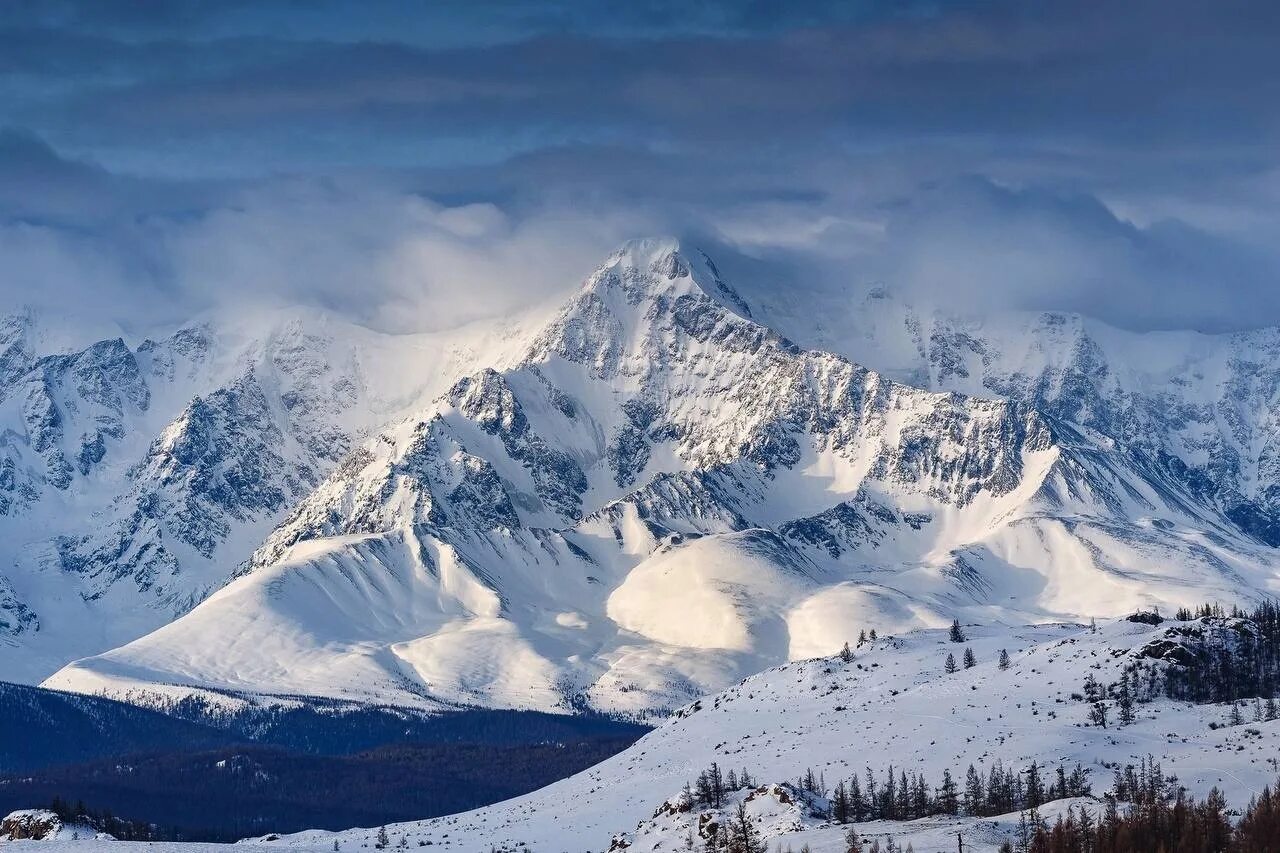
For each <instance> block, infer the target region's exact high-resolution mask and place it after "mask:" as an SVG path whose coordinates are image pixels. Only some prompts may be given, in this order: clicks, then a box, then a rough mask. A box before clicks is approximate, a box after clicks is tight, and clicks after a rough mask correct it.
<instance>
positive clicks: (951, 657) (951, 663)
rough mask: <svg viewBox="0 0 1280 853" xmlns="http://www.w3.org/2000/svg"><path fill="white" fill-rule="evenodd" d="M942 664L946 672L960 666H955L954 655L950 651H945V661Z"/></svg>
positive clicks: (950, 671)
mask: <svg viewBox="0 0 1280 853" xmlns="http://www.w3.org/2000/svg"><path fill="white" fill-rule="evenodd" d="M942 666H943V669H945V670H946V671H947V673H948V674H950V673H953V672H955V671H956V670H958V669H959V668H960V667H958V666H956V656H955V655H953V654H951V653H950V652H948V653H947V662H946V663H944V664H943V665H942Z"/></svg>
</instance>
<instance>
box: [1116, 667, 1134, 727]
mask: <svg viewBox="0 0 1280 853" xmlns="http://www.w3.org/2000/svg"><path fill="white" fill-rule="evenodd" d="M1116 707H1117V708H1118V709H1119V710H1120V725H1122V726H1127V725H1129V724H1130V723H1132V722H1133V719H1134V718H1133V691H1132V690H1131V689H1130V687H1129V672H1128V670H1126V671H1125V672H1123V673H1121V675H1120V693H1119V695H1118V696H1117V698H1116Z"/></svg>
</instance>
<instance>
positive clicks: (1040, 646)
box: [273, 619, 1280, 853]
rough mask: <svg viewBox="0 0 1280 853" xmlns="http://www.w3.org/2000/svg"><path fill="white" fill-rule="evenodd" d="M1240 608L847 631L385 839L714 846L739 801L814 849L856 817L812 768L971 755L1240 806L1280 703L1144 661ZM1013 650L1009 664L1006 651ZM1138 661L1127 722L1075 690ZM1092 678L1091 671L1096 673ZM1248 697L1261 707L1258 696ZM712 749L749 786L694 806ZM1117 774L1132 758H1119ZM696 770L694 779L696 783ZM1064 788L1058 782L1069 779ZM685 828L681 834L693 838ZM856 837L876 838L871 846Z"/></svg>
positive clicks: (954, 764) (923, 842) (360, 839)
mask: <svg viewBox="0 0 1280 853" xmlns="http://www.w3.org/2000/svg"><path fill="white" fill-rule="evenodd" d="M1235 625H1236V623H1235V622H1234V621H1233V620H1226V619H1202V620H1197V621H1193V622H1171V621H1166V622H1164V623H1163V624H1160V625H1150V624H1144V623H1141V622H1139V623H1135V622H1130V621H1126V620H1124V619H1119V620H1115V621H1112V622H1100V623H1099V624H1098V625H1097V627H1096V629H1090V628H1089V627H1087V626H1085V625H1072V624H1046V625H1040V626H1035V627H1012V628H1010V627H1007V626H1000V625H994V624H988V625H985V626H965V628H964V630H965V632H966V633H967V635H968V636H967V637H966V639H965V641H964V642H963V643H952V642H949V640H948V632H947V631H946V630H939V629H933V630H928V629H925V630H917V631H913V632H909V633H906V634H903V635H900V636H894V637H888V638H886V637H881V638H880V639H879V640H877V641H869V642H867V643H866V644H865V645H861V646H855V648H854V649H853V654H852V657H851V659H850V660H843V659H842V658H841V657H840V656H832V657H827V658H818V659H812V660H805V661H796V662H791V663H788V664H783V665H781V666H778V667H775V668H773V669H770V670H767V671H765V672H762V673H760V674H758V675H755V676H752V677H750V678H748V679H746V680H744V681H743V682H741V683H740V684H737V685H735V686H733V687H731V688H729V689H727V690H725V691H723V692H720V693H717V694H715V695H711V696H707V697H705V698H703V699H700V700H698V701H696V702H694V703H691V704H690V705H688V706H685V707H684V708H682V709H680V711H679V712H678V713H677V714H676V715H675V716H674V717H673V718H671V719H670V720H668V721H667V722H665V723H664V724H663V725H661V726H659V727H658V728H657V729H655V730H654V731H653V732H651V733H650V734H648V735H646V736H645V737H644V738H642V739H640V740H639V741H637V742H636V743H635V744H634V745H632V746H631V747H629V748H628V749H626V750H625V751H623V752H621V753H619V754H618V755H615V756H614V757H612V758H610V759H608V760H606V761H604V762H602V763H600V764H598V765H596V766H595V767H592V768H591V769H589V770H586V771H584V772H582V773H580V774H578V775H576V776H572V777H570V778H568V779H565V780H562V781H560V782H557V783H555V784H553V785H550V786H548V787H546V788H544V789H542V790H541V791H537V792H535V793H533V794H529V795H527V796H524V797H519V798H516V799H513V800H510V801H508V802H505V803H499V804H496V805H493V806H489V807H486V808H482V809H478V810H475V811H472V812H467V813H465V814H459V815H453V816H450V817H444V818H437V819H433V820H427V821H418V822H412V823H406V824H397V825H394V826H388V827H385V829H384V831H385V832H386V834H387V837H388V838H389V840H390V842H391V843H392V844H393V845H400V844H401V839H404V845H406V846H408V847H411V848H416V847H418V846H420V845H431V847H432V848H433V849H439V848H444V849H448V850H455V851H459V852H460V853H481V852H482V851H486V850H505V851H515V850H524V849H529V850H545V851H577V850H594V851H604V850H612V851H621V850H628V851H632V853H640V851H645V853H648V851H671V850H687V849H694V850H699V849H707V847H708V845H707V844H706V841H707V831H708V827H710V826H711V825H712V824H715V825H721V826H723V825H725V823H726V822H727V821H731V820H733V817H734V812H735V810H736V809H735V807H736V805H737V803H739V802H744V803H745V810H746V813H747V816H748V818H749V820H751V822H752V823H753V825H754V826H755V827H756V829H757V831H758V832H759V833H760V834H761V836H762V837H763V840H764V841H765V842H766V843H767V846H768V849H770V850H773V849H775V848H778V847H782V848H783V849H788V848H789V849H792V850H800V849H801V848H802V846H804V845H808V846H809V848H810V849H811V850H813V851H814V853H844V851H845V850H846V847H845V845H844V843H843V841H844V837H845V833H846V832H847V831H848V829H849V827H848V826H841V825H837V824H836V823H835V821H834V820H833V819H832V816H831V814H830V810H829V809H830V805H831V804H830V802H829V801H828V800H824V799H823V798H822V797H820V796H819V797H814V796H811V795H808V794H806V793H804V792H803V791H801V790H798V789H799V788H800V786H799V785H798V784H797V780H799V779H801V778H802V777H805V776H806V775H807V774H808V773H809V772H810V771H811V772H812V773H813V775H814V776H815V777H816V778H819V779H821V780H823V781H822V785H824V786H825V791H826V793H827V796H828V798H829V797H830V795H831V792H832V790H833V789H834V788H835V786H836V785H837V784H838V783H842V782H843V783H845V784H846V785H847V784H848V783H849V780H850V779H851V778H852V777H855V776H856V777H858V778H859V780H860V781H861V782H862V783H863V787H862V792H863V793H864V794H865V793H867V792H868V791H869V786H867V785H866V784H865V782H866V779H867V773H868V770H870V772H871V773H872V774H873V776H874V778H875V780H876V783H877V784H880V785H882V784H883V783H884V781H885V779H886V771H888V772H891V773H892V774H893V775H894V776H895V777H897V774H899V773H901V774H905V775H904V776H903V777H902V778H907V776H908V775H909V776H910V777H911V778H913V779H914V778H915V777H916V775H917V774H920V775H922V776H923V777H924V778H925V779H926V780H927V781H928V783H929V785H930V789H929V795H930V796H932V795H933V786H937V785H938V784H939V783H940V782H941V781H942V779H943V773H944V771H949V772H950V774H951V777H952V779H953V780H954V781H955V782H956V786H957V789H958V793H961V792H963V791H964V789H965V782H966V776H967V771H968V768H969V767H970V766H972V767H973V768H974V769H975V770H976V771H977V775H978V777H979V778H980V780H981V784H982V785H983V786H984V790H985V786H986V785H987V780H988V779H989V778H990V775H991V773H992V771H993V769H995V768H996V767H997V766H999V767H1002V768H1003V769H1004V770H1007V771H1010V772H1012V773H1016V774H1023V776H1022V778H1023V779H1025V778H1026V777H1025V774H1026V773H1027V771H1028V769H1029V767H1030V766H1031V764H1032V763H1033V762H1035V763H1036V764H1038V765H1039V768H1040V772H1041V773H1042V774H1043V777H1042V778H1043V780H1044V782H1045V784H1046V785H1050V784H1051V783H1052V780H1053V779H1054V777H1055V775H1056V770H1057V768H1058V767H1059V766H1062V767H1063V768H1064V770H1065V772H1066V773H1073V772H1074V770H1075V767H1076V765H1077V764H1078V765H1079V766H1080V768H1081V770H1082V773H1083V774H1084V776H1085V778H1086V782H1087V786H1088V788H1089V789H1091V792H1092V797H1069V798H1062V797H1060V796H1058V795H1057V794H1052V795H1050V796H1048V800H1049V801H1050V802H1048V804H1046V805H1043V806H1041V808H1040V814H1041V816H1042V817H1044V818H1046V819H1048V820H1052V819H1053V818H1054V817H1055V816H1056V815H1059V814H1062V813H1063V812H1064V811H1065V810H1066V808H1067V807H1068V806H1070V807H1073V808H1079V807H1081V806H1083V807H1085V808H1087V809H1088V810H1089V811H1090V813H1091V814H1092V815H1093V817H1094V818H1098V817H1099V816H1100V815H1101V814H1102V812H1103V810H1104V809H1105V805H1104V803H1103V802H1102V800H1101V797H1102V795H1104V794H1107V793H1116V794H1118V798H1119V799H1120V800H1121V801H1122V802H1123V801H1124V800H1126V799H1127V797H1126V796H1125V795H1124V793H1123V792H1117V791H1115V789H1114V787H1113V786H1114V779H1115V776H1116V773H1117V771H1119V772H1121V773H1123V772H1124V769H1125V768H1126V767H1131V768H1138V767H1140V766H1141V765H1142V764H1143V763H1144V762H1146V761H1148V760H1152V761H1154V762H1155V763H1156V764H1158V765H1159V766H1160V770H1161V773H1162V776H1163V777H1176V780H1177V783H1176V784H1177V786H1183V787H1185V788H1186V789H1187V791H1188V792H1190V793H1191V794H1192V795H1194V796H1196V797H1197V798H1200V799H1203V798H1204V797H1205V796H1206V795H1207V794H1208V793H1209V791H1210V789H1211V788H1214V787H1217V788H1218V789H1219V790H1220V791H1221V792H1222V793H1223V794H1224V795H1225V796H1226V799H1227V802H1228V803H1230V804H1231V805H1232V806H1234V807H1236V808H1242V807H1243V806H1244V805H1245V804H1247V803H1248V802H1249V800H1250V798H1251V797H1253V796H1256V795H1257V794H1258V793H1259V792H1260V791H1261V790H1262V788H1263V787H1264V786H1267V785H1274V784H1275V781H1276V777H1277V773H1278V772H1280V767H1278V765H1277V763H1276V756H1277V755H1278V754H1280V752H1278V750H1280V720H1277V719H1270V720H1267V719H1265V714H1263V715H1262V716H1263V717H1264V719H1262V720H1257V719H1255V714H1254V711H1253V703H1248V704H1246V706H1245V707H1244V708H1242V709H1237V711H1238V713H1239V715H1240V717H1239V721H1233V719H1232V717H1233V715H1232V712H1231V708H1230V705H1229V704H1204V705H1193V704H1188V703H1185V702H1178V701H1172V700H1169V699H1166V698H1163V696H1162V694H1161V692H1160V691H1159V690H1156V691H1155V692H1154V693H1152V694H1151V695H1146V694H1145V693H1144V690H1145V685H1146V683H1147V680H1148V678H1149V677H1150V676H1151V674H1152V673H1155V676H1154V677H1155V679H1156V680H1159V679H1160V678H1161V677H1163V673H1165V672H1167V671H1168V669H1169V667H1170V666H1173V667H1175V668H1176V667H1177V666H1178V665H1179V664H1178V663H1177V661H1178V660H1179V659H1181V658H1180V655H1179V650H1185V649H1192V648H1196V647H1197V646H1198V645H1200V644H1210V645H1212V644H1215V643H1223V642H1228V641H1229V638H1230V637H1231V636H1232V634H1233V633H1234V632H1235V631H1236V630H1237V628H1236V626H1235ZM964 648H969V649H971V650H972V651H973V653H974V658H975V664H974V666H973V667H972V668H960V669H959V670H958V671H956V672H948V671H947V669H946V666H945V661H946V658H947V655H949V654H951V655H954V656H955V657H956V658H960V657H961V654H962V649H964ZM1001 650H1004V651H1006V652H1007V654H1008V657H1009V663H1008V666H1007V668H1002V667H1001V665H1000V652H1001ZM1126 671H1128V672H1130V673H1139V674H1140V677H1139V678H1138V681H1139V682H1141V684H1138V683H1136V682H1135V684H1134V688H1133V695H1134V696H1135V697H1137V701H1136V702H1135V704H1134V706H1133V707H1134V711H1133V716H1134V719H1133V722H1131V723H1127V724H1120V722H1119V719H1118V717H1117V713H1118V701H1117V698H1116V694H1115V693H1114V692H1112V693H1110V694H1109V695H1108V697H1107V698H1106V699H1105V700H1104V704H1105V705H1106V706H1108V707H1109V709H1110V714H1111V716H1110V718H1109V723H1108V724H1107V725H1106V727H1103V726H1100V725H1098V724H1097V722H1095V721H1094V719H1093V717H1092V713H1093V708H1094V705H1093V704H1092V703H1091V702H1090V701H1088V699H1087V698H1086V696H1085V694H1086V692H1087V691H1088V689H1089V687H1088V684H1089V682H1090V680H1092V681H1093V682H1096V683H1097V684H1099V685H1103V686H1105V685H1111V686H1112V687H1113V688H1114V687H1115V685H1116V684H1118V683H1119V682H1121V680H1122V678H1123V677H1124V675H1123V674H1124V673H1125V672H1126ZM1100 689H1102V688H1100ZM1259 707H1262V706H1261V705H1260V704H1259ZM713 762H715V763H716V764H718V765H719V768H720V770H721V772H722V773H723V774H726V776H727V774H728V773H729V771H731V770H732V771H733V772H734V774H735V778H738V779H740V778H741V777H740V776H739V775H738V774H739V773H740V772H741V771H743V770H745V771H747V773H748V775H749V776H750V777H751V779H752V784H751V785H750V786H742V787H735V786H730V790H729V791H728V792H727V794H726V796H725V800H724V802H723V803H722V804H721V805H720V806H719V807H718V808H717V807H712V806H708V805H705V804H701V805H700V804H697V803H695V802H692V801H691V798H690V797H689V796H688V794H687V793H685V792H684V789H685V786H686V785H687V784H689V785H692V784H694V782H695V780H696V779H697V777H698V775H699V774H700V773H702V772H703V771H705V770H707V769H708V768H709V767H710V766H711V765H712V763H713ZM1126 775H1127V774H1126ZM695 787H696V786H695ZM1071 793H1072V792H1070V791H1069V792H1068V794H1071ZM857 829H858V832H859V835H860V837H861V838H863V839H864V842H865V843H867V844H869V843H870V842H871V841H873V840H878V841H879V843H880V846H881V849H884V848H885V847H886V846H887V842H888V839H889V838H891V837H892V838H895V839H896V841H897V843H898V845H900V847H902V848H905V847H906V845H907V844H908V843H910V844H912V845H913V847H914V848H915V849H916V850H922V851H937V850H954V849H956V836H957V834H960V835H961V837H962V838H963V849H966V850H975V851H991V853H994V851H995V850H997V849H998V847H999V846H1000V844H1001V843H1002V842H1004V841H1006V840H1013V841H1014V842H1015V844H1016V843H1017V839H1018V830H1019V814H1018V810H1017V808H1014V809H1013V811H1012V813H1004V814H998V813H997V814H982V815H981V816H974V815H964V814H961V815H940V816H935V817H924V818H916V819H911V820H897V819H893V820H884V819H873V820H865V819H863V820H858V821H857ZM376 836H377V830H376V829H374V828H371V829H354V830H349V831H346V832H341V833H329V832H320V831H313V832H305V833H298V834H296V835H290V836H286V837H284V838H282V839H279V840H278V841H275V842H273V845H274V846H277V847H284V848H290V849H315V850H323V849H331V847H332V844H333V842H335V841H336V842H337V843H338V846H339V848H340V849H343V850H347V849H362V848H363V846H372V845H373V844H374V842H375V839H376ZM690 839H691V840H692V844H691V845H690V844H689V841H690ZM864 849H867V847H865V846H864Z"/></svg>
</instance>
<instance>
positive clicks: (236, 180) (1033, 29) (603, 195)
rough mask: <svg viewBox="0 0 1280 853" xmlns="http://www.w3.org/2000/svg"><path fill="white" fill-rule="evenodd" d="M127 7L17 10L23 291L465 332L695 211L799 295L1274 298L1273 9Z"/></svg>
mask: <svg viewBox="0 0 1280 853" xmlns="http://www.w3.org/2000/svg"><path fill="white" fill-rule="evenodd" d="M125 5H128V4H97V3H80V2H73V0H62V2H55V3H50V4H44V5H42V6H41V7H40V9H39V10H38V11H20V12H9V13H7V14H0V56H2V57H4V58H3V59H2V60H0V91H2V92H4V93H5V97H4V98H0V125H2V126H5V127H7V128H8V129H6V130H3V131H0V256H2V257H3V258H4V259H5V264H4V267H5V268H4V269H3V270H0V308H5V307H11V306H16V305H18V304H34V305H37V306H40V305H46V306H54V307H60V308H65V307H66V306H67V305H75V306H79V307H80V308H81V309H83V310H86V311H90V312H95V313H99V314H108V315H110V316H112V318H113V319H116V320H118V321H119V322H121V323H122V324H124V325H125V326H126V327H132V328H144V327H146V326H148V325H152V324H164V323H170V322H177V321H180V320H181V319H183V318H185V317H187V316H190V315H191V314H192V313H194V312H197V311H200V310H206V309H209V308H218V307H227V306H246V308H248V307H251V306H253V305H256V304H263V303H271V304H278V303H286V304H295V303H301V304H308V305H316V306H320V307H324V308H329V309H332V310H338V311H342V312H344V313H347V314H349V315H351V316H353V317H356V318H357V319H360V320H361V321H363V322H368V323H371V324H374V325H379V326H384V327H388V328H438V327H441V326H447V325H452V324H456V323H459V322H465V321H467V320H469V319H473V318H476V317H481V316H488V315H493V314H497V313H505V312H509V311H512V310H515V309H517V308H519V307H521V306H524V305H527V304H530V303H532V302H536V301H539V300H542V299H545V298H546V297H548V296H550V295H552V294H554V293H557V292H560V291H563V290H565V289H567V288H569V287H572V285H573V283H574V282H575V281H576V280H577V279H578V278H580V277H581V276H582V275H583V274H584V273H586V272H587V271H589V269H590V268H591V267H592V266H593V265H594V263H595V262H596V261H597V260H598V259H599V258H600V257H601V256H602V255H603V254H604V253H605V252H606V251H608V249H609V248H610V247H611V246H612V245H614V244H616V243H617V242H619V241H621V240H622V239H625V238H626V237H629V236H634V235H639V234H650V233H676V234H681V235H687V236H689V237H690V238H691V239H693V240H694V241H702V242H707V243H710V244H712V245H715V246H719V247H721V249H722V250H723V251H726V252H729V253H732V254H733V255H734V256H735V257H736V258H738V259H739V260H740V263H739V264H738V266H739V268H740V269H741V270H743V274H744V275H755V276H759V277H760V279H761V280H762V281H767V282H768V284H767V286H769V287H774V288H782V289H785V288H789V287H800V286H802V285H803V286H809V285H812V286H822V287H824V288H836V289H840V288H843V289H847V290H849V291H850V293H851V294H853V293H855V292H857V291H858V290H859V289H862V288H865V287H867V286H869V285H870V284H871V283H873V282H883V283H886V284H889V285H890V286H892V287H894V288H897V289H900V290H902V291H904V292H907V293H909V294H910V295H911V296H912V297H913V298H915V299H917V300H919V301H922V302H927V303H934V304H940V305H942V306H944V307H948V306H954V307H957V308H964V309H969V310H986V309H988V308H1005V307H1026V308H1036V309H1039V308H1060V309H1066V310H1079V311H1083V312H1086V313H1090V314H1093V315H1096V316H1099V317H1101V318H1102V319H1105V320H1108V321H1110V322H1113V323H1116V324H1118V325H1122V326H1126V327H1131V328H1200V329H1205V330H1221V329H1235V328H1247V327H1251V326H1256V325H1263V324H1277V323H1280V298H1278V297H1277V296H1275V295H1273V294H1275V293H1276V292H1277V291H1280V288H1278V287H1276V286H1275V281H1276V278H1277V274H1278V273H1280V249H1277V247H1280V239H1277V238H1280V234H1278V233H1277V230H1280V229H1277V225H1276V223H1277V212H1278V202H1280V164H1278V163H1277V155H1276V153H1275V152H1276V151H1277V150H1280V147H1277V145H1276V143H1277V142H1278V141H1280V139H1278V138H1277V137H1278V136H1280V133H1278V132H1277V131H1278V130H1280V109H1278V108H1277V107H1276V104H1277V103H1280V91H1277V86H1278V85H1280V83H1277V81H1280V12H1277V11H1275V10H1273V9H1271V8H1270V7H1268V6H1266V5H1265V4H1257V3H1244V2H1241V3H1235V2H1231V1H1230V0H1227V2H1223V3H1217V4H1202V3H1195V2H1191V0H1186V2H1183V0H1173V2H1161V3H1155V2H1145V0H1143V1H1142V2H1138V3H1132V4H1123V5H1122V6H1120V7H1117V6H1115V5H1113V4H1104V3H1092V2H1087V3H1065V2H1062V3H1048V4H1035V6H1034V7H1028V6H1027V4H1021V3H1008V4H1005V3H994V4H967V3H958V2H957V3H944V4H934V3H929V4H900V3H894V4H879V3H863V4H848V3H841V4H827V3H799V4H785V5H781V4H778V5H775V4H741V3H723V4H716V3H711V4H698V7H697V8H696V10H693V12H692V13H691V12H690V10H689V9H688V8H687V4H682V5H680V6H678V7H677V6H676V5H675V4H664V3H656V4H641V5H639V6H635V7H626V8H625V9H623V8H622V7H619V8H618V9H612V10H610V9H604V8H603V7H600V6H599V5H598V4H579V3H574V2H569V0H556V1H555V2H544V3H541V4H536V3H535V4H518V5H516V4H491V3H480V4H432V6H431V8H430V9H429V10H428V9H424V7H423V6H422V5H421V4H406V3H402V2H395V0H378V2H371V3H368V4H361V7H360V10H361V11H360V12H359V13H357V11H356V10H355V8H354V7H353V6H351V5H349V4H345V3H341V2H336V0H331V1H330V2H321V3H315V4H296V3H292V2H288V0H280V2H278V3H277V2H265V3H253V4H240V3H204V2H198V0H183V2H176V3H172V4H138V5H136V6H133V5H130V6H129V8H128V9H126V8H125ZM797 282H800V283H802V284H797Z"/></svg>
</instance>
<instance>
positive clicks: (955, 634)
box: [950, 619, 967, 643]
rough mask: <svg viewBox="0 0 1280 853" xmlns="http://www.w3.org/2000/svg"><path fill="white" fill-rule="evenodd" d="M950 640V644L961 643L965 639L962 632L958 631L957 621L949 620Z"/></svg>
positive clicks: (958, 623)
mask: <svg viewBox="0 0 1280 853" xmlns="http://www.w3.org/2000/svg"><path fill="white" fill-rule="evenodd" d="M950 639H951V642H953V643H963V642H964V641H965V640H966V639H967V638H966V637H965V635H964V631H963V630H961V629H960V620H959V619H952V620H951V634H950Z"/></svg>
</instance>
